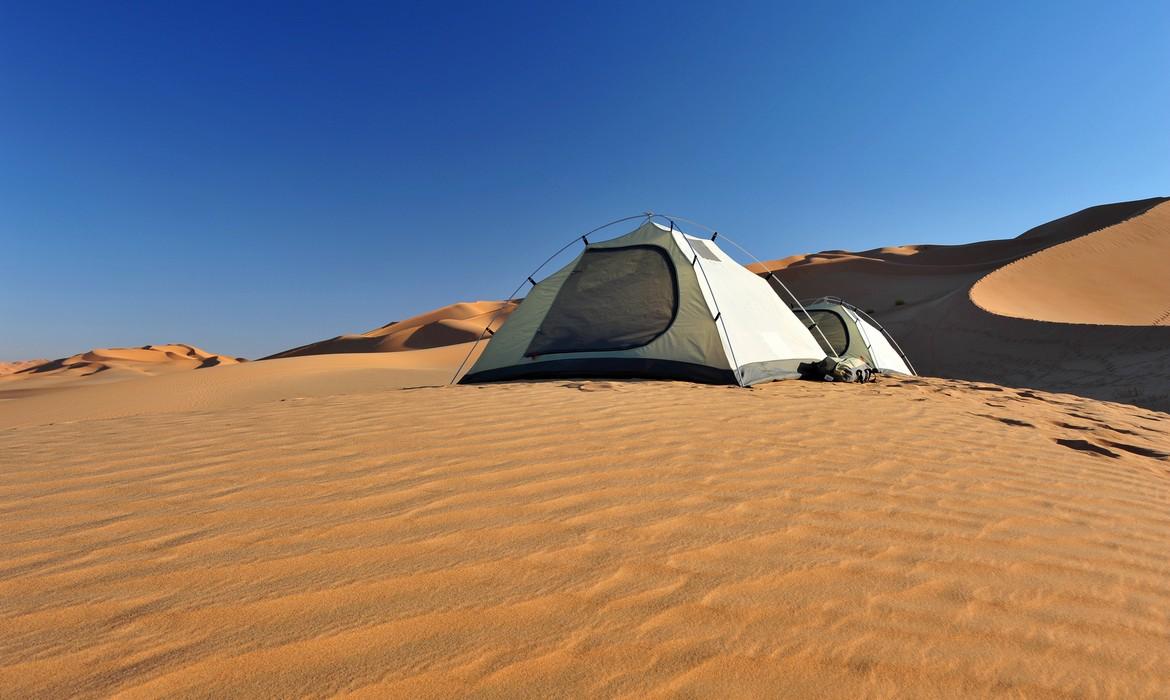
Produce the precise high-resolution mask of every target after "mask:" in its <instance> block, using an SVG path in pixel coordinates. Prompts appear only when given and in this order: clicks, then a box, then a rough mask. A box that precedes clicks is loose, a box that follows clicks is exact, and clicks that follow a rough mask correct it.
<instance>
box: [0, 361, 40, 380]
mask: <svg viewBox="0 0 1170 700" xmlns="http://www.w3.org/2000/svg"><path fill="white" fill-rule="evenodd" d="M48 361H49V360H46V359H43V358H42V359H39V360H16V361H13V362H0V377H3V376H4V375H6V374H16V373H17V372H20V371H21V370H26V369H28V368H29V367H36V366H37V365H43V364H45V363H46V362H48Z"/></svg>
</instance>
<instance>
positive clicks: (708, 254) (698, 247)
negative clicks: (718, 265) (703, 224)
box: [690, 239, 723, 262]
mask: <svg viewBox="0 0 1170 700" xmlns="http://www.w3.org/2000/svg"><path fill="white" fill-rule="evenodd" d="M690 243H691V247H693V248H694V249H695V252H696V253H698V254H699V256H700V257H703V258H706V259H707V260H710V261H712V262H723V261H722V260H720V259H719V256H718V255H715V251H713V250H711V249H710V248H709V247H707V243H706V242H705V241H696V240H693V239H692V240H691V241H690Z"/></svg>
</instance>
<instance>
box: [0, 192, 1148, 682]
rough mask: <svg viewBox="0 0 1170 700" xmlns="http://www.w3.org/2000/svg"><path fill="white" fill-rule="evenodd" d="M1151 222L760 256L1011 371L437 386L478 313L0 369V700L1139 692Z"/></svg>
mask: <svg viewBox="0 0 1170 700" xmlns="http://www.w3.org/2000/svg"><path fill="white" fill-rule="evenodd" d="M1168 206H1170V204H1166V203H1164V202H1163V201H1162V200H1144V201H1142V202H1129V203H1122V204H1118V205H1108V206H1105V207H1096V208H1093V209H1089V210H1086V211H1084V212H1078V213H1077V214H1074V215H1072V216H1070V217H1065V218H1064V219H1061V220H1057V221H1054V222H1051V223H1049V224H1045V225H1043V226H1040V227H1037V228H1036V229H1033V230H1031V231H1029V232H1027V233H1025V234H1023V235H1022V236H1019V237H1017V238H1014V239H1008V240H1003V241H988V242H985V243H979V244H970V245H967V246H928V245H916V246H898V247H889V248H883V249H878V250H874V251H867V252H864V253H849V252H845V251H829V252H826V253H820V254H815V255H809V256H795V257H793V258H788V259H785V260H783V261H777V262H774V263H769V264H768V265H769V266H770V267H772V268H775V269H777V270H778V271H779V274H780V275H781V276H782V277H783V278H785V279H786V281H788V282H790V283H793V284H794V286H795V287H796V288H797V289H798V291H799V293H800V294H801V296H813V295H817V294H837V295H840V296H844V297H846V298H847V299H850V300H852V301H854V302H855V303H858V304H860V305H862V306H863V308H866V307H868V308H872V309H873V310H874V311H873V312H874V314H875V315H876V316H877V317H878V318H879V320H881V321H882V322H884V323H886V324H887V325H888V326H890V328H891V330H892V331H893V332H894V333H895V335H896V337H897V338H898V340H899V341H901V342H902V344H903V345H904V346H906V348H907V350H908V351H909V353H910V355H911V358H912V359H913V360H914V362H915V363H916V364H917V365H919V367H920V368H921V369H923V370H925V371H926V372H928V373H937V374H944V375H945V374H948V373H950V374H952V375H955V374H964V375H965V376H969V377H975V378H976V379H979V378H980V377H989V376H990V377H995V378H996V379H997V380H998V381H999V382H1000V383H1001V384H1014V385H1015V386H1014V387H1005V386H1000V385H997V384H991V383H988V382H986V381H971V380H965V379H956V378H930V377H921V378H912V377H903V378H897V377H889V376H887V377H883V378H881V380H880V381H879V382H878V383H876V384H870V385H836V384H826V383H819V382H801V381H785V382H777V383H772V384H767V385H762V386H758V387H756V388H753V389H741V388H737V387H723V386H704V385H697V384H689V383H685V382H650V381H644V382H639V381H545V382H517V383H507V384H494V385H476V386H448V385H446V384H447V383H448V382H449V381H450V379H451V378H452V375H453V374H454V373H455V369H456V368H457V367H458V366H459V364H460V362H462V361H463V359H464V358H465V357H467V356H468V354H469V353H470V354H471V359H472V360H474V358H475V355H476V353H478V352H479V351H481V350H482V349H483V344H482V343H481V344H479V345H478V346H476V345H473V344H472V343H471V342H468V341H471V340H474V338H475V337H477V336H478V335H479V333H480V331H481V330H482V328H483V325H484V324H486V323H487V321H488V319H489V318H491V316H492V315H493V314H495V313H496V311H497V310H501V307H502V314H501V315H504V314H506V313H507V312H509V311H510V310H511V308H512V305H511V303H507V304H505V303H502V302H476V303H473V304H455V305H451V306H448V307H444V308H442V309H437V310H435V311H433V312H430V313H428V314H423V315H421V316H417V317H414V318H412V319H407V320H405V321H401V322H398V323H395V324H389V325H387V326H384V327H382V328H379V329H376V330H374V331H370V332H367V333H362V334H355V335H348V336H339V337H337V338H332V339H330V340H326V341H321V342H319V343H312V344H309V345H306V346H302V347H300V348H295V349H293V350H291V351H287V352H284V353H278V354H277V356H276V359H266V360H265V361H261V362H245V363H238V362H234V358H229V357H227V356H220V355H213V354H211V353H206V352H203V351H199V350H198V349H197V348H194V347H191V346H180V345H170V346H148V347H146V348H139V349H129V350H125V349H123V350H117V351H113V350H104V351H91V352H90V353H83V354H80V355H75V356H73V357H70V358H64V359H62V360H55V361H52V362H41V363H40V364H37V365H34V366H33V368H32V369H33V371H29V370H27V369H26V371H24V372H19V373H9V374H8V375H7V376H3V377H0V513H3V527H0V619H3V621H4V631H5V634H4V635H3V638H2V639H0V688H2V689H3V690H4V692H3V693H0V695H4V696H5V697H8V696H11V697H61V696H80V697H100V696H108V695H118V696H122V697H174V696H199V697H234V696H244V695H247V696H268V697H287V696H306V695H307V696H324V695H340V696H350V697H451V696H459V695H470V696H479V697H550V696H552V697H566V696H568V697H678V696H687V697H692V696H703V697H709V696H713V697H786V696H787V697H841V698H857V697H907V696H912V697H1118V698H1145V697H1148V698H1163V697H1167V696H1168V695H1170V681H1168V680H1167V679H1170V548H1168V547H1167V542H1170V414H1167V413H1164V412H1158V411H1156V410H1151V407H1153V408H1157V407H1161V406H1165V405H1167V404H1168V402H1167V399H1166V396H1167V385H1166V382H1167V379H1166V376H1167V372H1166V370H1167V369H1170V368H1168V366H1167V365H1168V364H1170V354H1168V353H1167V348H1168V347H1170V344H1168V341H1170V336H1167V335H1166V334H1165V332H1170V328H1167V327H1165V326H1162V325H1159V324H1163V323H1165V321H1164V320H1158V315H1157V314H1158V313H1159V312H1158V308H1159V303H1158V302H1156V301H1151V300H1150V299H1145V300H1144V301H1142V302H1141V303H1140V304H1138V305H1136V306H1134V308H1131V309H1126V310H1114V309H1113V306H1112V304H1113V302H1114V301H1117V302H1120V301H1121V300H1123V298H1124V296H1125V295H1126V294H1127V293H1129V292H1131V291H1134V289H1137V288H1136V287H1135V288H1133V289H1130V288H1128V287H1126V286H1125V285H1126V284H1129V282H1127V281H1126V280H1130V279H1132V280H1137V281H1135V282H1133V284H1135V285H1139V286H1140V285H1147V286H1149V288H1150V290H1151V294H1150V296H1151V297H1152V298H1156V296H1157V295H1159V294H1163V295H1164V294H1165V291H1166V290H1165V287H1164V284H1165V280H1162V279H1160V278H1158V277H1157V276H1156V275H1154V274H1151V271H1154V272H1156V271H1157V267H1156V263H1151V262H1150V260H1149V257H1150V255H1151V254H1150V253H1149V251H1153V250H1160V249H1161V248H1160V246H1164V244H1165V240H1166V235H1164V234H1165V232H1166V228H1165V226H1166V217H1167V216H1170V210H1168V209H1167V207H1168ZM1119 248H1124V249H1126V250H1125V251H1119V250H1118V249H1119ZM1143 251H1145V252H1143ZM1163 259H1164V258H1163ZM1108 266H1113V269H1114V270H1122V271H1131V272H1132V273H1133V274H1132V275H1130V276H1125V277H1124V279H1118V280H1116V284H1115V285H1114V286H1115V288H1114V289H1111V290H1110V291H1109V292H1108V294H1107V295H1106V296H1105V297H1102V299H1103V300H1099V301H1100V303H1096V302H1093V303H1090V302H1091V301H1092V299H1096V297H1092V298H1090V297H1087V296H1086V295H1085V294H1084V293H1083V292H1082V291H1080V285H1079V282H1080V281H1081V280H1084V279H1087V277H1086V276H1088V277H1091V276H1092V274H1095V273H1092V272H1085V270H1087V269H1090V268H1091V269H1093V270H1096V269H1099V268H1105V267H1108ZM1119 277H1121V276H1120V275H1119ZM1159 285H1163V286H1159ZM1051 289H1056V290H1057V291H1056V292H1053V293H1049V292H1050V290H1051ZM1078 295H1079V296H1078ZM1110 295H1111V296H1110ZM1110 300H1112V301H1110ZM898 301H901V302H902V303H897V302H898ZM494 325H495V326H497V327H498V322H497V323H496V324H494ZM184 348H185V349H184ZM212 358H219V359H218V360H215V361H213V360H212ZM191 370H195V371H191ZM1158 372H1162V374H1157V373H1158ZM1037 386H1040V387H1045V386H1047V387H1049V388H1060V389H1062V390H1066V391H1076V392H1078V393H1083V394H1088V395H1093V396H1098V397H1100V396H1106V397H1114V398H1119V399H1123V400H1124V401H1125V402H1126V403H1113V402H1109V401H1104V400H1098V399H1094V398H1086V397H1084V396H1076V395H1072V394H1070V393H1054V392H1050V391H1044V390H1039V389H1034V388H1023V387H1037ZM1130 404H1140V405H1137V406H1135V405H1130Z"/></svg>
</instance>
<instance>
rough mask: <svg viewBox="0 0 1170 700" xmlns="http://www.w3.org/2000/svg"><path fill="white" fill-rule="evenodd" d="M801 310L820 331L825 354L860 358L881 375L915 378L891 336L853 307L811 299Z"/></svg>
mask: <svg viewBox="0 0 1170 700" xmlns="http://www.w3.org/2000/svg"><path fill="white" fill-rule="evenodd" d="M800 306H801V307H803V309H804V310H805V311H806V312H807V313H808V315H809V316H810V317H812V320H813V321H815V322H816V325H817V327H818V328H819V329H820V333H818V334H816V340H817V342H819V343H820V344H821V346H822V348H823V349H824V351H825V354H827V355H832V356H836V357H842V358H845V357H857V358H861V359H862V360H865V362H867V363H868V364H869V366H870V367H873V368H874V369H876V370H878V371H880V372H897V373H900V374H911V375H914V374H917V373H916V372H915V371H914V366H913V365H911V364H910V360H909V359H908V358H907V357H906V354H905V353H904V352H902V348H900V347H898V343H897V342H895V341H894V338H893V336H891V335H890V334H889V332H887V331H886V329H885V328H882V326H881V324H879V323H878V322H877V321H875V320H874V319H873V317H871V316H870V315H869V314H867V313H865V312H864V311H862V310H861V309H859V308H857V307H856V306H854V305H852V304H850V303H849V302H846V301H844V300H842V299H838V298H837V297H820V298H819V299H810V300H807V301H802V302H800ZM809 327H810V328H811V325H810V326H809Z"/></svg>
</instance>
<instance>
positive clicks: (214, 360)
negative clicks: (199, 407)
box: [0, 343, 244, 400]
mask: <svg viewBox="0 0 1170 700" xmlns="http://www.w3.org/2000/svg"><path fill="white" fill-rule="evenodd" d="M243 361H244V359H243V358H239V357H230V356H227V355H217V354H215V353H210V352H207V351H206V350H201V349H199V348H197V347H195V346H194V345H184V344H181V343H171V344H165V345H144V346H142V347H138V348H98V349H95V350H89V351H87V352H82V353H78V354H76V355H71V356H69V357H62V358H60V359H57V360H40V361H33V360H29V361H25V362H24V363H20V364H24V365H25V366H24V367H22V368H20V369H18V370H16V371H13V372H9V373H3V372H0V400H4V399H12V398H16V397H18V396H31V395H36V394H40V393H44V392H47V391H59V390H61V389H64V388H70V387H73V386H76V385H88V384H105V383H111V382H117V381H124V380H126V379H136V378H139V377H146V376H154V375H160V374H168V373H171V372H179V371H185V370H192V369H204V368H208V367H217V366H220V365H234V364H239V363H240V362H243ZM9 364H13V363H9Z"/></svg>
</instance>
